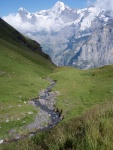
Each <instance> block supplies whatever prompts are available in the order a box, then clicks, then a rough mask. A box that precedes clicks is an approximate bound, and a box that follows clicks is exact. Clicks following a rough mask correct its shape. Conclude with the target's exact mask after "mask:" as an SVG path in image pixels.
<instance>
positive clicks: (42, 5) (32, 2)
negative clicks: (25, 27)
mask: <svg viewBox="0 0 113 150" xmlns="http://www.w3.org/2000/svg"><path fill="white" fill-rule="evenodd" d="M57 1H58V0H0V17H3V16H7V15H8V14H9V13H16V12H17V10H18V9H19V8H20V7H23V8H25V9H27V10H28V11H30V12H36V11H39V10H43V9H49V8H51V7H52V6H53V5H54V4H55V3H56V2H57ZM60 1H62V2H64V3H65V4H66V5H68V6H70V7H71V8H85V7H86V6H87V1H90V0H60Z"/></svg>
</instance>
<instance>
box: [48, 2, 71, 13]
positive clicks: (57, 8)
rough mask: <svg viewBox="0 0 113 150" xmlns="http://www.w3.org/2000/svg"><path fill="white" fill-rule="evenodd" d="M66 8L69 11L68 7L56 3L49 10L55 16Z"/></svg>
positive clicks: (61, 3)
mask: <svg viewBox="0 0 113 150" xmlns="http://www.w3.org/2000/svg"><path fill="white" fill-rule="evenodd" d="M66 8H67V9H69V7H68V6H66V5H65V4H64V3H63V2H60V1H58V2H57V3H56V4H55V5H54V6H53V7H52V9H50V10H51V12H53V13H55V14H60V13H61V12H62V11H64V10H65V9H66Z"/></svg>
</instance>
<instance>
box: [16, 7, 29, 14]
mask: <svg viewBox="0 0 113 150" xmlns="http://www.w3.org/2000/svg"><path fill="white" fill-rule="evenodd" d="M18 12H19V13H25V12H26V13H28V11H27V10H26V9H25V8H23V7H21V8H19V9H18Z"/></svg>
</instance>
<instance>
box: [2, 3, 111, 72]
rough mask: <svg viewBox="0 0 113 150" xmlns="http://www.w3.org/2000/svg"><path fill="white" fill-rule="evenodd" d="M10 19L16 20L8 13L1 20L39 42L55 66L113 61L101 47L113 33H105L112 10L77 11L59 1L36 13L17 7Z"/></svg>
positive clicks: (89, 66) (90, 64)
mask: <svg viewBox="0 0 113 150" xmlns="http://www.w3.org/2000/svg"><path fill="white" fill-rule="evenodd" d="M12 18H14V19H15V21H17V22H13V21H11V19H10V17H9V16H8V17H4V20H5V21H7V22H8V23H10V24H11V25H13V26H14V27H15V28H17V29H18V30H20V31H21V32H23V33H24V34H26V35H27V36H29V37H31V38H32V39H35V40H36V41H38V42H39V43H40V44H41V46H42V48H43V51H44V52H46V53H47V54H49V55H50V57H51V58H52V60H53V62H54V63H55V64H56V65H59V66H62V65H70V66H75V67H79V68H82V69H87V68H91V67H99V66H103V65H106V64H110V63H112V61H111V56H110V54H111V51H112V50H111V48H108V49H107V48H106V50H105V49H104V50H103V48H104V47H103V43H104V42H105V43H106V42H107V41H109V40H111V39H109V38H110V37H112V32H108V33H106V34H105V32H104V30H105V31H106V28H108V27H105V26H106V25H107V24H108V22H110V19H111V13H110V12H108V11H105V10H102V9H100V8H99V7H97V6H92V7H88V8H84V9H77V10H76V9H71V8H70V7H68V6H66V5H65V4H64V3H62V2H60V1H58V2H57V3H56V4H55V5H54V6H53V7H52V8H51V9H49V10H42V11H40V12H36V13H30V12H28V11H27V10H25V9H23V8H20V9H19V10H18V13H17V14H15V15H13V16H12ZM19 23H21V26H18V25H19ZM108 31H109V29H108ZM93 35H94V36H93ZM100 36H101V38H99V37H100ZM103 36H108V37H106V39H105V38H104V37H103ZM98 38H99V39H98ZM107 38H108V39H107ZM104 40H105V41H104ZM111 42H112V41H111ZM101 44H102V45H101ZM106 44H109V43H106ZM111 47H112V45H111ZM105 51H106V52H105ZM108 53H109V54H108ZM108 55H109V56H110V58H109V57H108ZM108 59H110V60H108Z"/></svg>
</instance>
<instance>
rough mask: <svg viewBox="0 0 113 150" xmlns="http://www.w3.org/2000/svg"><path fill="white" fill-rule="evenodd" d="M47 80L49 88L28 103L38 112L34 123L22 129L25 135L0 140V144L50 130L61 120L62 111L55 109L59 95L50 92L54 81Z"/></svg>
mask: <svg viewBox="0 0 113 150" xmlns="http://www.w3.org/2000/svg"><path fill="white" fill-rule="evenodd" d="M47 80H49V81H50V83H51V84H50V86H48V87H47V88H46V89H45V90H41V91H40V92H39V97H38V98H34V99H32V100H30V101H29V103H30V104H31V105H34V107H38V108H39V111H38V114H37V115H36V116H35V119H34V122H32V123H31V124H29V125H27V126H24V127H22V128H23V130H24V129H25V130H27V133H26V134H25V135H19V134H16V136H15V137H14V138H12V139H9V140H0V144H2V143H8V142H14V141H17V140H19V139H25V138H28V137H31V136H34V135H35V134H37V133H38V132H41V131H45V130H49V129H51V128H52V127H54V126H55V125H57V124H58V123H59V121H61V120H62V119H63V117H62V116H61V114H62V111H59V110H58V109H56V108H55V103H56V98H57V96H58V95H59V92H57V91H52V88H53V87H54V86H55V84H56V81H53V80H51V79H49V78H47Z"/></svg>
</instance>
